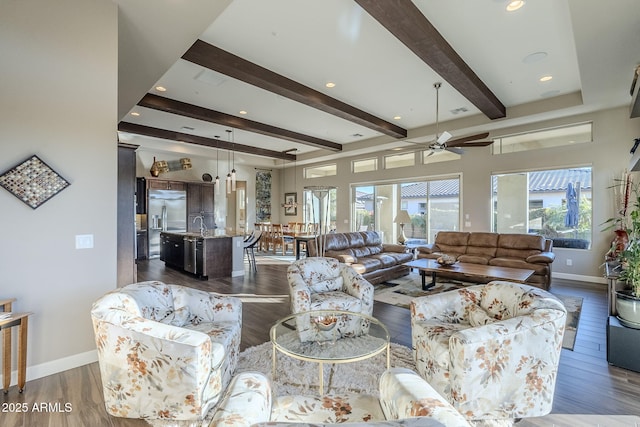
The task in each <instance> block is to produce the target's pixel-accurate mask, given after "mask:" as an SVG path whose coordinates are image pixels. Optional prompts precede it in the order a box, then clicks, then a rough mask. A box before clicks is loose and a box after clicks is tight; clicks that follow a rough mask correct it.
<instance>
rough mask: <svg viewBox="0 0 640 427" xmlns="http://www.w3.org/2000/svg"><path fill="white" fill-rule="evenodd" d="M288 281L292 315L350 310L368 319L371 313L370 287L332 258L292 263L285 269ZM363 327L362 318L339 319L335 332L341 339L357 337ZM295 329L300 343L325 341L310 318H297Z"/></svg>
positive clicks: (352, 271)
mask: <svg viewBox="0 0 640 427" xmlns="http://www.w3.org/2000/svg"><path fill="white" fill-rule="evenodd" d="M287 280H288V281H289V286H290V288H289V291H290V294H291V312H292V313H294V314H295V313H304V312H308V311H316V310H342V311H351V312H356V313H363V314H366V315H369V316H371V314H372V313H373V285H372V284H371V283H369V282H368V281H367V280H366V279H364V278H363V277H362V276H361V275H360V274H358V273H357V272H356V271H355V270H354V269H353V268H351V267H350V266H348V265H347V264H343V263H340V262H339V261H338V260H337V259H335V258H323V257H309V258H303V259H301V260H298V261H295V262H293V263H292V264H291V265H290V266H289V267H288V269H287ZM340 322H344V323H343V324H341V323H340ZM362 328H363V325H362V319H359V318H357V317H348V316H345V317H344V318H339V319H338V325H337V329H338V330H339V331H340V333H341V335H342V336H349V335H359V334H360V333H362V332H363V329H362ZM297 329H298V334H299V336H300V340H301V341H303V342H305V341H317V340H323V339H324V338H323V333H322V332H321V331H317V330H316V329H315V328H314V326H313V325H312V323H311V318H310V317H303V318H299V319H298V324H297Z"/></svg>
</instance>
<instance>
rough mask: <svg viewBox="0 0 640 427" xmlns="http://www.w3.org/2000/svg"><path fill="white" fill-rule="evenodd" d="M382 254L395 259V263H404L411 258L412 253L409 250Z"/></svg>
mask: <svg viewBox="0 0 640 427" xmlns="http://www.w3.org/2000/svg"><path fill="white" fill-rule="evenodd" d="M384 254H385V255H386V256H389V257H392V258H393V259H395V261H396V264H404V263H405V262H409V261H411V260H412V259H413V254H412V253H409V252H385V253H384Z"/></svg>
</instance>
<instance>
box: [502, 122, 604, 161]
mask: <svg viewBox="0 0 640 427" xmlns="http://www.w3.org/2000/svg"><path fill="white" fill-rule="evenodd" d="M591 141H593V135H592V123H582V124H579V125H572V126H565V127H559V128H554V129H546V130H541V131H536V132H527V133H523V134H519V135H511V136H505V137H502V138H496V139H494V141H493V144H492V145H491V147H492V150H493V154H505V153H515V152H518V151H529V150H538V149H541V148H549V147H560V146H563V145H571V144H581V143H584V142H591Z"/></svg>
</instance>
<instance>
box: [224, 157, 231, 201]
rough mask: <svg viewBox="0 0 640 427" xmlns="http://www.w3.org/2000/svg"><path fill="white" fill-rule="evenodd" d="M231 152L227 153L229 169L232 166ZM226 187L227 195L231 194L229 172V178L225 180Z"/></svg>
mask: <svg viewBox="0 0 640 427" xmlns="http://www.w3.org/2000/svg"><path fill="white" fill-rule="evenodd" d="M230 156H231V151H227V167H228V165H230V164H231V157H230ZM225 187H226V189H227V194H231V172H227V178H226V179H225Z"/></svg>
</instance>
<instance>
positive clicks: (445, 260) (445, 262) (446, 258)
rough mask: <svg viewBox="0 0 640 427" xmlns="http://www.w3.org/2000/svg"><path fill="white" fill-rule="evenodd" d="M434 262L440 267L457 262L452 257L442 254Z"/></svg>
mask: <svg viewBox="0 0 640 427" xmlns="http://www.w3.org/2000/svg"><path fill="white" fill-rule="evenodd" d="M436 262H437V263H438V264H440V265H445V266H447V265H453V264H455V263H456V262H457V261H456V259H455V258H454V257H452V256H451V255H447V254H443V255H441V256H439V257H438V259H436Z"/></svg>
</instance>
